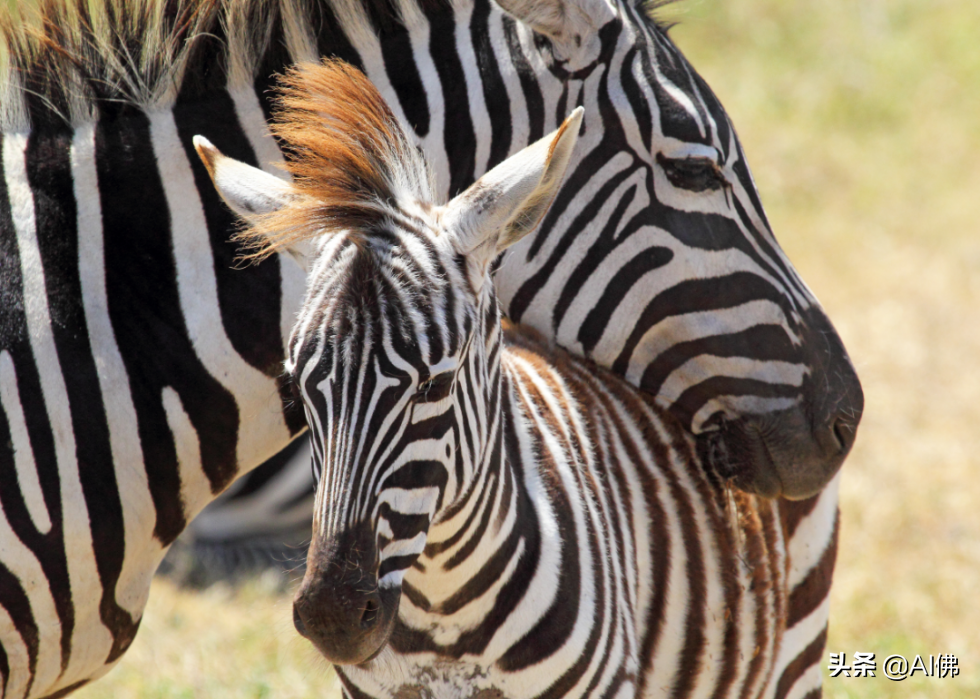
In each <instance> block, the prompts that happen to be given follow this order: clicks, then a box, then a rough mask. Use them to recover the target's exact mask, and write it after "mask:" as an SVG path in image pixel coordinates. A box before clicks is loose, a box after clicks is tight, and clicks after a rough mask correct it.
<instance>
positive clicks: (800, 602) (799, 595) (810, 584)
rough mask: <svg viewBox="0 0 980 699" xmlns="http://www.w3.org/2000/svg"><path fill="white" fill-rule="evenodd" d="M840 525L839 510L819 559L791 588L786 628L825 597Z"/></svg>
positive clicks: (832, 571)
mask: <svg viewBox="0 0 980 699" xmlns="http://www.w3.org/2000/svg"><path fill="white" fill-rule="evenodd" d="M839 527H840V512H838V513H837V514H836V515H835V516H834V532H833V534H832V535H831V537H830V543H829V545H828V546H827V548H826V549H824V552H823V555H822V556H820V561H819V562H818V563H817V564H816V565H815V566H813V569H812V570H811V571H810V572H809V573H807V575H806V577H805V578H804V579H803V581H802V582H801V583H800V584H799V585H797V586H796V587H795V588H793V590H792V592H791V593H790V597H789V610H788V612H787V619H786V628H788V629H791V628H793V627H794V626H796V624H797V623H798V622H799V621H801V620H802V619H805V618H806V617H807V616H809V615H810V613H811V612H813V610H814V609H816V608H817V607H819V606H820V603H821V602H823V601H824V600H825V599H827V596H828V595H829V594H830V585H831V583H832V582H833V578H834V564H835V563H836V562H837V535H838V531H839Z"/></svg>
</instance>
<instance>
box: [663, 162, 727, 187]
mask: <svg viewBox="0 0 980 699" xmlns="http://www.w3.org/2000/svg"><path fill="white" fill-rule="evenodd" d="M657 164H658V165H660V167H661V168H663V171H664V174H665V175H667V179H668V180H670V183H671V184H672V185H674V186H675V187H678V188H679V189H686V190H688V191H689V192H711V191H717V190H719V189H724V188H726V187H728V186H729V184H728V180H727V179H726V178H725V175H724V173H722V171H721V168H720V167H718V164H717V163H716V162H715V161H713V160H712V159H711V158H705V157H698V156H690V157H686V158H669V157H667V156H666V155H664V154H663V153H657Z"/></svg>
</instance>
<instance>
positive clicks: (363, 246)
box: [195, 62, 786, 699]
mask: <svg viewBox="0 0 980 699" xmlns="http://www.w3.org/2000/svg"><path fill="white" fill-rule="evenodd" d="M284 104H285V106H286V108H287V111H286V113H285V115H284V117H283V120H282V122H280V123H279V124H278V125H277V127H276V129H277V132H278V133H279V134H280V136H281V137H282V139H283V141H284V142H285V143H286V144H287V147H289V148H291V149H293V151H294V152H295V153H296V159H295V160H293V161H292V162H291V163H290V165H289V167H290V170H291V171H292V173H293V174H294V175H295V176H296V177H295V179H294V180H293V185H292V186H286V185H284V184H283V182H282V181H281V180H279V179H277V178H275V177H273V176H272V175H269V174H266V173H264V172H262V171H260V170H258V169H255V168H252V167H250V166H248V165H245V164H243V163H240V162H238V161H234V160H231V159H229V158H226V157H224V156H222V155H221V154H220V153H219V152H218V151H217V150H215V149H214V147H213V146H212V145H211V144H210V143H209V142H207V140H206V139H203V138H199V139H196V140H195V143H196V144H197V147H198V152H199V153H200V155H201V158H202V159H203V160H204V162H205V163H207V166H208V170H209V172H211V174H212V177H213V178H214V181H215V184H216V186H217V188H218V190H219V191H220V192H221V193H222V195H223V196H224V197H225V199H226V200H227V201H228V203H229V205H230V206H231V207H232V208H233V209H234V210H235V211H236V212H238V213H239V214H240V215H241V216H243V218H244V219H245V220H246V221H247V222H248V223H249V224H250V228H249V229H248V230H245V231H243V234H242V236H243V238H245V239H246V240H247V241H249V242H250V243H251V244H252V245H254V246H256V247H257V248H258V250H257V254H267V253H269V252H271V251H272V250H275V249H281V248H283V247H285V246H288V245H295V244H297V243H299V244H301V245H302V247H303V251H302V253H301V254H303V255H304V256H305V257H307V259H309V261H310V266H311V270H310V276H309V280H308V292H307V295H306V299H305V301H304V303H303V307H302V310H301V311H300V314H299V316H298V318H297V321H296V326H295V328H294V330H293V333H292V336H291V338H290V341H289V355H288V359H287V362H286V367H287V372H288V374H289V376H290V377H291V380H292V381H293V382H294V383H295V384H296V390H297V392H298V393H299V394H300V395H301V396H302V401H303V403H304V406H305V408H306V412H307V419H308V422H309V424H310V428H311V435H312V444H313V452H314V458H313V463H314V469H315V471H316V472H317V474H318V477H319V484H318V487H317V498H316V511H315V516H314V537H313V543H312V545H311V550H310V555H309V557H308V567H307V572H306V576H305V578H304V582H303V585H302V586H301V587H300V589H299V590H298V592H297V595H296V598H295V602H294V620H295V624H296V627H297V629H298V630H299V631H300V633H302V634H303V635H304V636H306V637H307V638H309V639H310V640H311V641H312V642H313V643H314V645H315V646H316V647H317V648H318V649H319V650H320V652H321V653H322V654H323V655H324V656H325V657H326V658H327V659H328V660H330V661H331V662H334V663H336V664H337V672H338V674H339V676H340V678H341V680H342V683H343V686H344V690H345V696H347V697H351V698H355V697H356V698H357V699H362V698H363V699H366V698H367V697H387V698H393V697H405V696H412V697H433V698H447V699H448V698H449V697H464V696H479V697H500V696H506V697H510V698H512V699H521V698H524V697H527V698H528V699H530V698H532V697H541V698H544V697H600V696H601V697H612V696H615V697H632V696H637V697H639V696H645V697H655V696H664V695H665V694H666V693H668V692H669V693H670V695H671V696H699V697H710V696H742V697H758V696H763V695H764V692H765V690H766V688H767V685H768V683H769V681H770V673H771V671H772V669H773V664H774V661H775V659H776V651H777V649H778V648H779V645H780V642H781V640H782V632H783V626H782V624H783V622H784V621H785V603H786V600H785V598H783V597H782V589H783V580H782V576H784V575H785V572H786V571H785V568H784V566H785V550H784V549H783V544H784V543H785V542H784V541H783V540H782V538H781V536H780V531H779V527H778V526H777V523H776V516H775V512H774V505H773V503H772V501H769V500H766V499H764V498H760V497H753V496H743V497H740V498H739V499H738V506H737V510H738V511H737V514H736V515H735V516H734V517H731V518H730V519H726V517H725V495H726V491H725V489H724V488H723V487H722V482H721V481H720V480H719V479H718V478H717V477H716V476H713V474H710V473H709V472H706V471H705V470H704V469H702V468H701V465H700V464H699V462H698V460H697V458H696V456H695V451H694V445H693V441H692V440H690V439H689V438H686V437H685V436H684V433H683V432H682V430H681V429H680V425H679V423H678V422H677V421H676V419H673V418H671V417H670V416H669V415H668V414H666V413H664V412H661V411H660V410H658V409H656V408H655V407H654V406H653V405H652V401H644V400H643V398H642V396H643V394H642V392H638V391H635V389H633V388H632V387H630V386H629V385H628V384H626V383H625V382H624V381H623V380H622V379H621V378H619V377H616V376H615V375H612V374H611V373H609V372H607V371H600V372H598V375H593V373H592V372H590V370H589V367H588V366H587V365H586V364H585V363H584V362H576V361H570V360H569V358H568V357H567V355H564V354H563V353H557V354H556V353H554V352H549V351H548V349H547V348H546V346H545V345H542V344H539V342H535V341H534V340H533V339H530V338H528V337H527V336H521V335H520V334H517V335H516V336H512V337H511V339H510V341H508V342H503V341H502V337H501V335H502V332H501V314H500V309H499V306H498V304H497V299H496V293H495V291H494V289H493V284H492V283H491V280H490V268H491V266H492V264H493V262H494V259H495V258H496V257H497V255H499V254H500V252H502V251H503V250H504V249H505V248H507V247H509V246H511V245H513V244H514V243H516V242H517V241H518V240H520V239H521V238H522V237H523V236H526V235H527V234H528V233H530V232H531V231H532V230H533V229H534V227H535V226H536V225H537V223H538V222H539V221H540V219H541V217H542V216H543V214H544V213H545V211H546V210H547V208H548V207H549V206H550V205H551V202H552V200H553V199H554V197H555V194H556V192H557V191H558V189H559V186H560V184H561V180H562V177H563V176H564V174H565V170H566V167H567V166H568V162H569V159H570V157H571V153H572V150H573V148H574V145H575V142H576V139H577V135H578V131H579V128H580V126H581V120H582V108H577V109H576V110H575V112H574V113H573V115H572V116H571V117H569V119H568V120H567V121H566V122H565V123H564V124H563V125H562V126H561V128H560V129H559V130H558V131H557V132H555V133H554V134H551V135H549V136H546V137H545V138H543V139H541V140H540V141H539V142H537V143H535V144H533V145H531V146H529V147H528V148H526V149H524V150H523V151H521V152H520V153H518V154H517V155H514V156H512V157H511V158H509V159H507V160H505V161H504V162H503V163H501V164H500V165H498V166H497V167H495V168H494V169H493V170H491V171H490V172H489V173H487V174H486V175H484V176H483V177H482V178H480V179H479V180H477V182H476V183H474V184H473V185H472V186H471V187H470V188H468V189H467V190H466V191H464V192H463V193H462V194H460V195H459V196H457V197H456V198H454V199H453V200H452V201H450V202H449V203H448V204H446V205H445V206H442V207H436V206H434V205H433V196H432V191H431V188H430V187H429V183H428V178H427V174H428V173H427V170H426V167H425V163H424V162H423V161H422V159H421V158H420V157H419V155H418V153H417V151H416V149H415V147H414V145H413V144H412V143H411V142H410V141H409V140H408V138H407V137H406V136H405V135H404V133H403V132H402V131H401V129H400V128H399V127H398V125H397V123H396V122H395V120H394V119H393V117H392V115H391V113H390V111H388V109H387V107H386V105H385V103H384V101H383V100H382V99H381V97H380V95H378V93H377V92H376V91H375V90H374V89H373V88H372V87H371V85H370V83H369V82H368V81H367V80H366V79H365V78H364V77H363V75H361V74H359V73H357V72H355V71H354V70H353V69H351V68H349V67H348V66H346V65H345V64H342V63H339V62H334V63H332V64H327V65H324V66H304V67H301V68H300V69H298V70H296V71H294V72H293V73H292V74H290V75H289V76H287V88H286V91H285V97H284ZM741 537H744V541H742V540H740V539H741Z"/></svg>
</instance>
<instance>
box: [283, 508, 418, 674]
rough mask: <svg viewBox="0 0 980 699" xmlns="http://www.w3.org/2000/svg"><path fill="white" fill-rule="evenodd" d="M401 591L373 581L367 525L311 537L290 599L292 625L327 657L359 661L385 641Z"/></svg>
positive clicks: (374, 570)
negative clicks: (299, 581) (300, 576)
mask: <svg viewBox="0 0 980 699" xmlns="http://www.w3.org/2000/svg"><path fill="white" fill-rule="evenodd" d="M400 594H401V590H400V589H397V588H387V589H385V590H382V589H380V588H379V587H378V556H377V547H376V545H375V543H374V532H373V531H372V530H371V529H369V528H368V527H366V526H359V527H356V528H352V529H350V530H347V531H344V532H341V533H339V534H337V535H335V536H332V537H330V538H329V539H327V538H326V537H325V538H324V539H321V540H317V539H316V538H315V539H314V542H313V545H312V546H311V547H310V553H309V556H308V558H307V562H306V575H305V576H304V578H303V583H302V584H301V585H300V588H299V590H297V592H296V597H295V598H294V599H293V625H294V626H295V627H296V630H297V631H298V632H299V634H300V635H301V636H303V637H304V638H307V639H309V640H310V641H311V642H312V643H313V645H315V646H316V647H317V649H318V650H319V651H320V652H321V653H322V654H323V655H324V657H326V658H327V660H329V661H330V662H333V663H336V664H338V665H350V664H358V663H362V662H365V661H366V660H369V659H370V658H371V657H373V656H374V655H376V654H377V653H378V652H379V651H380V650H381V649H382V648H383V647H384V644H385V643H386V642H387V639H388V635H389V634H390V632H391V628H392V626H393V623H394V617H395V612H396V611H397V609H398V598H399V596H400Z"/></svg>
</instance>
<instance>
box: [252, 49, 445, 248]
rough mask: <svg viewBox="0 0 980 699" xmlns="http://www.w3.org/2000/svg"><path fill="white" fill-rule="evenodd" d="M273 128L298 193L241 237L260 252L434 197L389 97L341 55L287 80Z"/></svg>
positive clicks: (360, 226)
mask: <svg viewBox="0 0 980 699" xmlns="http://www.w3.org/2000/svg"><path fill="white" fill-rule="evenodd" d="M278 92H279V94H278V96H277V99H276V103H277V107H278V111H277V113H276V116H275V120H274V121H273V123H272V126H271V128H272V132H273V133H274V134H275V135H276V136H277V137H278V138H279V142H280V145H281V147H282V148H283V150H284V151H285V152H286V153H287V154H288V157H287V158H286V163H285V165H284V168H285V169H286V170H287V171H288V172H289V173H290V174H291V175H292V186H293V190H294V193H295V194H296V195H297V196H296V197H295V198H294V199H292V200H291V201H290V203H288V204H287V205H286V206H284V207H282V208H281V209H279V210H278V211H275V212H272V213H269V214H265V215H261V216H257V217H255V218H253V219H252V220H250V221H249V227H248V228H246V229H244V230H242V231H241V232H239V234H238V236H237V239H238V240H239V241H241V242H243V243H244V244H245V245H246V247H248V248H250V249H251V250H252V255H250V256H251V257H258V258H262V257H265V256H267V255H269V254H271V253H273V252H275V251H276V250H278V249H280V248H284V247H288V246H289V245H290V244H292V243H295V242H298V241H299V240H303V239H306V238H311V237H314V236H319V235H323V234H325V233H330V232H336V231H341V230H350V231H353V232H354V233H355V235H356V233H357V231H363V230H365V229H371V228H374V227H377V226H378V225H380V224H381V223H382V222H383V221H385V220H386V219H388V218H389V217H390V215H391V213H392V210H393V208H395V207H398V206H399V203H400V202H404V201H407V200H411V201H417V202H426V203H427V202H431V201H432V199H433V194H432V192H433V188H432V185H431V177H430V173H429V171H428V168H427V167H426V164H425V160H424V159H423V157H422V155H421V154H420V153H419V151H418V150H417V149H416V148H415V146H414V145H412V143H411V142H410V141H409V139H408V137H407V136H406V134H405V131H404V129H402V127H401V126H400V125H399V124H398V121H397V119H396V118H395V116H394V114H392V112H391V109H389V107H388V105H387V103H386V102H385V101H384V98H383V97H382V96H381V95H380V93H378V91H377V89H375V87H374V85H373V84H372V83H371V81H370V80H368V78H367V77H366V76H365V75H364V74H363V73H362V72H361V71H359V70H358V69H357V68H355V67H353V66H351V65H350V64H349V63H345V62H343V61H341V60H339V59H326V60H324V61H323V62H322V63H319V64H316V63H301V64H299V65H297V66H295V67H293V68H291V69H289V71H287V73H286V75H285V76H284V77H283V78H282V79H281V81H280V86H279V90H278Z"/></svg>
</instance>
